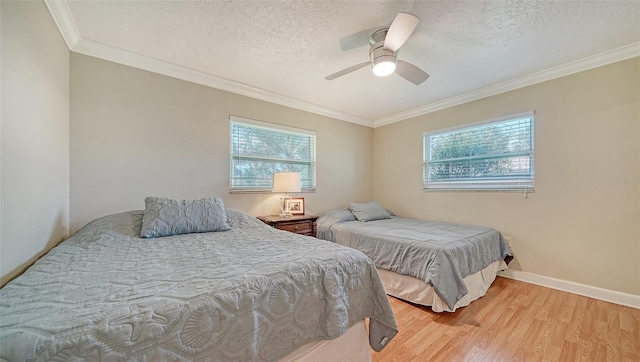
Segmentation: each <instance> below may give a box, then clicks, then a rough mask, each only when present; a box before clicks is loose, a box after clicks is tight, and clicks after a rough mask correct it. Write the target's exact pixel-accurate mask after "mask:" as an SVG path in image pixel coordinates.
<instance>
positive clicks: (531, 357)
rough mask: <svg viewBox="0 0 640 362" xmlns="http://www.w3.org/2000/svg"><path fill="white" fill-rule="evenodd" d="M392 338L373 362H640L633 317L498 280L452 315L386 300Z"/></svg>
mask: <svg viewBox="0 0 640 362" xmlns="http://www.w3.org/2000/svg"><path fill="white" fill-rule="evenodd" d="M389 300H390V301H391V306H392V308H393V311H394V313H395V316H396V322H397V323H398V328H399V330H400V332H399V333H398V335H397V336H396V337H395V338H394V339H393V340H392V341H391V342H390V343H389V345H388V346H387V347H386V348H385V349H384V350H382V351H381V352H379V353H376V352H371V357H372V360H373V361H375V362H378V361H380V362H381V361H596V362H598V361H612V362H617V361H640V310H638V309H633V308H628V307H623V306H620V305H617V304H612V303H608V302H603V301H600V300H596V299H591V298H587V297H582V296H579V295H575V294H571V293H566V292H562V291H558V290H554V289H549V288H544V287H540V286H537V285H533V284H528V283H523V282H519V281H515V280H511V279H507V278H502V277H498V278H496V281H495V282H494V283H493V285H492V286H491V288H489V291H488V292H487V294H486V295H485V296H484V297H483V298H480V299H478V300H476V301H475V302H473V303H471V305H469V306H468V307H465V308H461V309H458V310H457V311H456V312H455V313H446V312H445V313H434V312H432V311H431V309H429V308H426V307H422V306H418V305H415V304H410V303H407V302H405V301H402V300H399V299H395V298H393V297H389Z"/></svg>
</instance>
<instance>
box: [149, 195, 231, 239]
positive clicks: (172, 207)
mask: <svg viewBox="0 0 640 362" xmlns="http://www.w3.org/2000/svg"><path fill="white" fill-rule="evenodd" d="M144 204H145V209H144V216H143V217H142V228H141V229H140V237H142V238H157V237H160V236H169V235H178V234H188V233H203V232H209V231H226V230H229V225H228V224H227V214H226V212H225V210H224V203H223V202H222V199H221V198H219V197H208V198H204V199H200V200H174V199H167V198H164V197H151V196H149V197H147V198H145V199H144Z"/></svg>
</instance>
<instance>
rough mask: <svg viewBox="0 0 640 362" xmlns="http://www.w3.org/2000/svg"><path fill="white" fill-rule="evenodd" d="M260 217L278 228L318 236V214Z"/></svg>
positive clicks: (259, 217)
mask: <svg viewBox="0 0 640 362" xmlns="http://www.w3.org/2000/svg"><path fill="white" fill-rule="evenodd" d="M258 219H259V220H261V221H262V222H264V223H265V224H267V225H270V226H271V227H274V228H276V229H280V230H285V231H290V232H292V233H296V234H300V235H308V236H313V237H314V238H315V237H316V230H317V229H316V228H317V226H316V220H318V215H310V214H305V215H292V216H291V217H280V216H278V215H268V216H258Z"/></svg>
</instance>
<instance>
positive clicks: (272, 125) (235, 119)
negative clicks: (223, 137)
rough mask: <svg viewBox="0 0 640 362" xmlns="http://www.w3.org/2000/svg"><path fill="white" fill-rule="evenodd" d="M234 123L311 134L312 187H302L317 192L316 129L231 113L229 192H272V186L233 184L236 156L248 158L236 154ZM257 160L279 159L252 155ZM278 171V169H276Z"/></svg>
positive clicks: (282, 131) (281, 131) (283, 131)
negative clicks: (256, 186)
mask: <svg viewBox="0 0 640 362" xmlns="http://www.w3.org/2000/svg"><path fill="white" fill-rule="evenodd" d="M234 124H240V125H244V126H249V127H255V128H261V129H266V130H269V131H274V132H278V133H293V134H297V135H304V136H309V137H311V138H312V141H313V150H312V153H313V154H312V160H310V161H308V163H310V166H311V174H312V177H311V187H304V186H303V187H302V190H301V192H315V190H316V172H317V163H316V157H317V148H318V147H317V133H316V131H312V130H307V129H302V128H296V127H289V126H285V125H281V124H277V123H270V122H263V121H257V120H254V119H248V118H243V117H239V116H234V115H231V116H229V193H232V194H234V193H271V187H269V188H252V187H234V186H233V179H234V174H233V172H234V166H233V164H234V160H235V159H236V158H247V156H246V155H245V156H240V155H235V154H234V147H233V146H234V134H233V125H234ZM252 158H253V159H255V160H260V159H263V160H265V161H277V160H279V159H273V158H268V157H257V156H254V157H252ZM282 160H283V161H285V162H286V159H282ZM289 162H294V161H292V160H290V161H289ZM298 163H303V162H298ZM276 172H277V171H276Z"/></svg>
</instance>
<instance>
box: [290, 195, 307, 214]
mask: <svg viewBox="0 0 640 362" xmlns="http://www.w3.org/2000/svg"><path fill="white" fill-rule="evenodd" d="M287 205H288V206H289V210H291V215H304V197H292V198H290V199H288V200H287Z"/></svg>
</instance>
